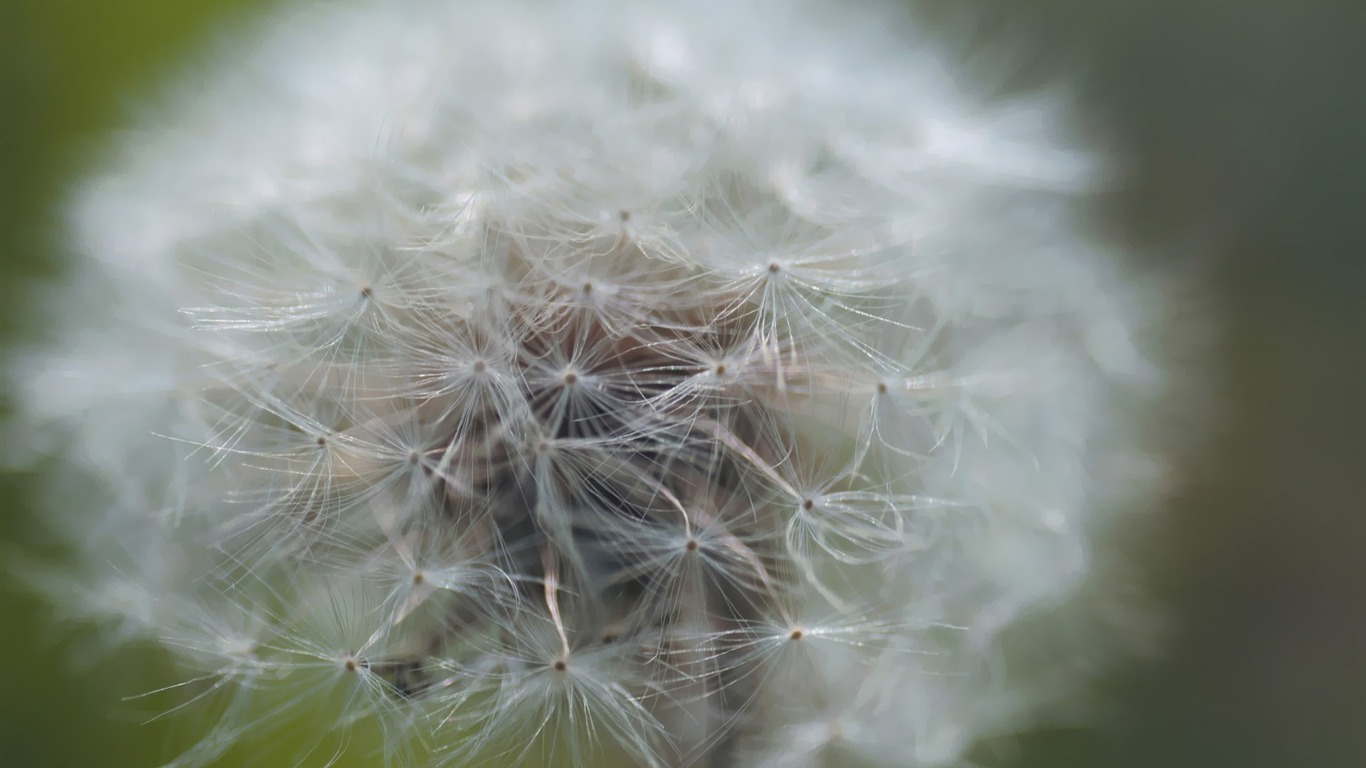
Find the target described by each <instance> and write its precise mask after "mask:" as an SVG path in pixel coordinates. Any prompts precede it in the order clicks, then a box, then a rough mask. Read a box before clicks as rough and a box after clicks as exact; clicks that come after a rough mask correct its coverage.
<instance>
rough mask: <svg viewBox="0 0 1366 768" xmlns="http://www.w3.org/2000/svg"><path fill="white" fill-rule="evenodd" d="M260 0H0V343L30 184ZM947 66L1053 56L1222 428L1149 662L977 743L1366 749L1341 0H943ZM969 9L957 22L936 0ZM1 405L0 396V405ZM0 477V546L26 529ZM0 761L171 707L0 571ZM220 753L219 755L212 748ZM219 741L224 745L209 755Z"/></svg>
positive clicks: (1362, 235)
mask: <svg viewBox="0 0 1366 768" xmlns="http://www.w3.org/2000/svg"><path fill="white" fill-rule="evenodd" d="M262 4H263V2H262V0H3V2H0V343H9V342H11V341H12V340H13V339H14V338H15V337H16V336H17V335H19V334H20V333H21V332H25V331H31V329H25V328H24V324H23V317H22V314H23V313H22V308H23V307H24V306H25V303H26V302H27V301H29V298H28V295H27V292H26V290H25V286H26V285H30V284H31V283H30V281H31V280H32V279H33V278H38V277H43V276H49V275H55V274H57V273H58V263H57V259H56V258H55V250H54V245H53V224H52V221H53V218H52V217H53V213H52V212H53V206H54V205H55V204H56V202H57V201H59V199H60V194H61V190H62V188H63V184H64V183H67V182H68V181H69V180H70V179H72V178H74V177H75V176H76V175H78V174H79V173H80V171H81V169H82V167H85V166H87V165H88V164H89V163H90V162H91V161H92V160H93V159H95V158H97V157H98V156H99V149H100V147H101V146H102V145H103V139H104V137H107V136H108V135H109V133H110V132H111V131H117V130H119V129H120V128H122V127H125V126H128V125H130V124H131V123H132V120H133V113H134V107H136V105H138V104H139V103H142V100H143V99H144V98H146V97H148V96H149V95H150V94H151V93H153V92H154V88H153V85H154V83H155V82H156V81H157V79H158V78H159V77H160V76H162V75H163V74H164V73H166V72H170V71H172V70H174V69H175V68H177V66H180V65H183V64H184V63H185V62H186V61H193V60H194V56H195V54H196V52H197V51H200V50H202V49H204V48H205V44H206V42H207V41H208V40H210V39H212V37H213V36H214V34H215V30H220V29H222V27H223V25H225V24H228V25H231V24H232V23H233V22H234V20H235V19H237V18H238V17H241V16H243V15H246V14H248V13H250V12H251V11H252V10H253V8H255V7H259V6H261V5H262ZM927 5H928V6H929V8H928V11H929V13H928V15H927V18H928V19H930V21H931V23H932V24H934V25H935V26H937V27H938V28H940V29H941V30H942V34H944V35H945V38H946V39H948V40H950V41H952V42H953V44H954V45H956V46H958V49H959V50H961V51H962V52H963V54H964V57H965V62H966V64H967V66H968V67H969V68H972V67H979V68H980V69H981V70H982V71H983V72H986V73H990V74H993V75H999V74H1000V69H999V64H1000V62H1001V61H1009V62H1012V67H1013V69H1012V72H1014V73H1015V74H1013V75H1012V76H1011V77H1010V78H1009V81H1008V82H1007V83H1005V85H1006V86H1008V87H1010V88H1016V89H1027V88H1030V87H1033V86H1035V85H1038V84H1039V83H1044V82H1048V81H1049V80H1051V79H1056V78H1059V77H1062V78H1067V79H1070V80H1073V81H1075V82H1079V83H1080V86H1081V89H1082V90H1081V93H1082V106H1083V113H1082V114H1083V115H1084V116H1085V122H1086V123H1087V125H1088V126H1089V129H1090V130H1094V131H1095V132H1096V134H1097V135H1103V136H1105V141H1106V143H1107V146H1111V147H1113V151H1114V152H1115V153H1116V155H1117V156H1123V157H1127V158H1128V159H1129V163H1128V166H1129V167H1130V169H1131V173H1130V176H1129V178H1128V180H1127V183H1126V185H1125V187H1124V189H1123V191H1122V192H1121V193H1120V194H1118V195H1116V196H1115V198H1114V199H1113V200H1106V201H1102V203H1103V205H1101V206H1100V207H1101V209H1102V210H1101V211H1100V213H1099V215H1101V216H1102V217H1103V218H1104V219H1105V220H1106V221H1107V224H1108V226H1109V227H1110V228H1111V230H1112V232H1113V233H1114V236H1115V237H1116V238H1117V239H1120V240H1122V241H1125V242H1127V243H1129V244H1131V245H1132V246H1133V247H1134V248H1133V249H1134V252H1135V253H1136V254H1140V255H1138V256H1136V257H1135V258H1136V259H1138V260H1140V266H1142V265H1144V264H1145V263H1146V264H1148V265H1150V266H1152V267H1154V268H1159V269H1165V268H1170V267H1173V266H1179V267H1182V268H1189V269H1190V271H1191V273H1192V274H1197V275H1199V276H1200V277H1201V279H1202V280H1203V281H1204V283H1205V285H1206V287H1207V288H1208V290H1209V294H1208V298H1207V301H1206V305H1207V313H1208V315H1209V317H1210V318H1211V320H1212V321H1213V322H1212V323H1210V324H1209V325H1208V326H1207V327H1201V328H1199V329H1197V328H1192V331H1191V332H1192V336H1193V337H1194V336H1195V335H1197V334H1198V335H1200V336H1201V337H1202V338H1203V337H1207V336H1208V335H1209V329H1210V328H1213V329H1214V330H1215V332H1216V333H1215V337H1214V338H1215V339H1216V341H1215V343H1213V344H1211V345H1209V346H1207V347H1205V348H1204V350H1205V351H1204V352H1203V354H1202V355H1201V357H1202V359H1201V360H1200V361H1199V363H1200V365H1201V366H1202V367H1204V368H1205V369H1206V370H1207V371H1208V372H1209V375H1210V383H1211V386H1212V387H1213V394H1212V396H1210V398H1209V399H1208V401H1207V403H1206V407H1207V408H1208V409H1209V411H1210V412H1211V413H1215V414H1218V417H1219V422H1220V427H1219V428H1218V430H1216V433H1215V435H1214V436H1213V439H1212V440H1211V441H1210V442H1209V443H1208V444H1207V446H1208V447H1206V448H1205V449H1203V450H1201V451H1200V452H1199V454H1198V455H1196V456H1194V457H1192V458H1191V460H1190V462H1189V466H1188V467H1187V469H1188V482H1187V484H1186V485H1185V486H1184V487H1183V488H1182V489H1181V491H1180V493H1179V495H1178V498H1177V499H1176V501H1175V503H1174V504H1173V505H1172V506H1171V507H1170V509H1167V510H1165V511H1164V512H1163V513H1162V514H1163V515H1164V520H1163V523H1164V526H1165V527H1164V532H1163V534H1162V535H1161V537H1160V538H1159V539H1158V542H1159V546H1155V547H1154V546H1150V547H1148V548H1147V549H1146V550H1145V551H1144V554H1143V559H1144V562H1145V566H1146V568H1145V570H1146V574H1145V576H1146V578H1147V579H1148V580H1149V582H1150V584H1151V587H1152V589H1153V591H1154V592H1155V594H1156V596H1157V598H1158V600H1159V601H1160V603H1161V604H1162V605H1163V606H1164V607H1165V608H1166V610H1168V611H1169V614H1170V616H1171V617H1172V631H1171V636H1170V638H1169V645H1168V648H1167V650H1166V652H1165V654H1164V655H1163V656H1162V658H1161V659H1160V660H1159V661H1155V662H1151V663H1145V664H1140V665H1137V666H1135V667H1133V668H1129V669H1127V670H1126V671H1124V672H1122V673H1118V674H1115V675H1114V676H1112V677H1111V678H1110V679H1108V680H1106V681H1105V683H1104V690H1105V692H1106V695H1107V700H1108V701H1110V702H1112V704H1113V705H1114V706H1113V707H1111V708H1109V709H1106V710H1105V712H1104V714H1103V715H1098V716H1097V717H1096V718H1095V722H1094V723H1092V724H1090V725H1087V726H1086V727H1075V728H1065V729H1062V728H1060V729H1055V730H1051V731H1046V732H1038V733H1033V734H1028V735H1025V736H1023V737H1021V738H1020V739H1018V740H1013V741H1012V742H1010V743H1007V744H1002V745H994V746H993V748H992V749H991V750H989V754H987V755H986V758H987V759H989V760H990V761H991V762H992V763H994V764H1000V765H1006V766H1012V767H1015V766H1018V767H1019V768H1036V767H1037V768H1105V767H1106V766H1116V767H1117V768H1128V767H1133V768H1138V767H1140V766H1142V767H1145V768H1146V767H1149V766H1151V767H1152V768H1165V767H1166V766H1171V767H1173V768H1224V767H1225V766H1227V767H1228V768H1235V767H1236V768H1360V767H1361V766H1366V55H1363V51H1366V3H1362V2H1360V0H1089V1H1088V0H1014V1H1013V2H1003V1H1002V2H989V1H988V0H962V2H960V3H958V4H956V6H955V7H953V8H949V7H948V6H949V5H950V4H949V3H947V2H939V3H931V4H927ZM964 5H966V6H971V7H973V8H975V9H976V10H980V11H982V13H980V14H978V15H977V18H978V19H979V23H974V24H963V23H962V19H963V18H964V17H963V15H962V8H961V7H960V6H964ZM0 407H3V406H2V405H0ZM29 483H30V479H29V478H27V477H25V476H23V475H14V474H10V475H6V476H0V557H3V558H4V559H5V560H6V563H5V565H6V566H11V564H12V563H13V562H14V560H13V558H14V557H15V552H16V551H17V548H28V549H39V550H42V549H44V548H45V547H46V543H45V542H44V541H43V540H42V537H41V534H40V533H39V531H40V527H39V526H35V525H34V520H36V519H38V518H40V517H41V515H42V510H41V509H37V508H34V505H33V504H31V503H30V502H29V498H30V495H29V494H28V493H27V486H28V485H29ZM0 570H2V571H3V572H0V601H3V604H2V605H0V764H3V765H4V766H5V768H26V767H27V766H35V767H36V766H54V767H65V766H73V767H74V766H112V767H114V768H118V767H120V766H154V765H158V764H160V763H161V762H163V761H164V760H165V759H167V758H168V757H170V756H172V755H173V754H174V752H168V746H167V741H168V739H171V738H172V734H171V731H173V730H174V729H175V727H174V726H173V725H168V724H166V723H153V724H149V725H141V724H139V721H140V719H141V716H142V715H145V714H149V713H150V712H153V711H155V710H154V709H150V708H148V707H147V706H145V705H140V704H138V703H137V702H132V703H130V702H124V701H121V699H122V698H123V697H125V696H127V695H130V694H134V693H137V692H140V691H143V690H146V689H148V688H149V687H152V686H155V685H157V684H166V683H169V682H171V681H172V680H174V677H173V676H171V673H170V671H169V670H167V669H165V668H164V667H163V666H162V664H161V662H160V661H159V660H158V659H157V658H156V657H154V656H152V655H146V656H139V655H138V654H129V655H120V656H118V657H116V658H112V659H109V658H103V657H100V656H98V655H96V654H94V652H93V651H92V648H93V646H92V645H90V644H88V643H85V642H83V641H82V636H81V634H80V633H79V632H77V633H76V634H74V635H73V634H72V633H71V632H70V631H69V628H59V627H54V626H53V625H52V617H51V614H50V612H49V611H48V609H46V608H44V607H43V606H41V605H39V604H37V603H36V602H34V601H33V600H32V599H30V598H29V597H27V596H26V595H25V594H24V593H23V592H22V590H20V589H18V588H17V587H16V586H15V585H14V583H13V579H12V576H11V574H10V573H9V571H11V570H12V567H6V568H4V569H0ZM240 759H241V758H236V757H230V758H229V760H228V761H227V762H225V763H223V765H236V764H241V763H240ZM233 760H238V761H239V762H233Z"/></svg>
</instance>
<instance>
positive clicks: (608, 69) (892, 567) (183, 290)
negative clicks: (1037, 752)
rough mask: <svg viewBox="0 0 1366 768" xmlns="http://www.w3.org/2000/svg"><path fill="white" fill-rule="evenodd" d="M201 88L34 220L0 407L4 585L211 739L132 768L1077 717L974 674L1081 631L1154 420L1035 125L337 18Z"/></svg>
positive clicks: (880, 85) (843, 23)
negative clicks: (81, 623) (24, 550)
mask: <svg viewBox="0 0 1366 768" xmlns="http://www.w3.org/2000/svg"><path fill="white" fill-rule="evenodd" d="M225 54H226V55H224V56H223V57H222V58H221V65H220V67H219V68H218V69H209V70H205V71H204V72H203V73H201V74H197V75H196V76H194V77H192V78H189V79H187V80H186V81H185V82H184V83H183V84H182V86H181V87H180V88H179V89H177V90H173V92H172V93H171V94H170V95H169V96H168V97H167V98H166V100H165V102H164V109H163V110H162V111H161V112H160V113H159V114H157V115H151V116H149V117H148V119H147V120H146V122H145V125H144V127H143V128H142V129H141V130H140V131H137V132H133V133H131V134H130V135H129V136H127V137H126V138H124V139H122V140H121V142H120V144H119V151H118V152H117V153H116V154H115V155H114V156H113V157H112V158H111V160H110V162H109V164H108V168H107V169H106V170H105V171H104V172H102V173H101V174H99V175H96V176H94V177H93V178H91V179H90V180H89V181H88V182H86V183H84V184H83V185H82V186H80V187H79V188H77V190H76V191H75V194H74V195H73V199H72V200H71V202H70V206H69V210H68V212H69V214H70V216H69V222H70V228H69V233H70V243H71V250H72V251H73V253H74V255H75V258H74V260H73V262H72V264H71V270H70V276H69V278H68V279H67V281H66V282H65V283H64V284H63V285H60V286H55V287H53V288H52V289H51V293H50V307H51V309H52V311H51V312H50V313H49V317H48V318H47V322H48V324H49V326H50V331H51V333H50V334H49V338H48V339H46V340H45V341H44V343H43V344H42V345H40V346H34V347H31V348H29V349H28V350H26V351H25V352H23V353H22V354H17V355H16V356H14V358H13V359H12V360H11V361H10V371H11V388H12V389H13V391H14V398H15V402H16V404H17V412H18V414H19V415H18V419H19V423H21V424H22V425H23V428H24V430H25V434H26V440H29V441H30V442H31V444H34V445H37V444H38V443H37V442H36V441H34V440H33V437H34V436H36V435H38V434H40V433H41V434H44V435H46V436H47V438H48V439H46V440H45V441H43V442H42V445H44V446H47V447H46V448H44V449H43V450H44V451H46V452H47V453H48V454H49V456H48V458H47V460H46V462H45V466H46V467H48V469H47V470H45V471H50V472H51V473H52V477H53V478H54V483H59V484H60V485H61V486H62V490H63V491H64V492H65V493H66V496H64V500H63V501H62V502H61V503H58V502H57V501H56V499H55V497H54V500H53V501H52V503H51V505H50V507H51V510H52V512H51V515H49V517H51V518H53V519H54V520H58V521H59V523H60V525H61V527H62V530H63V531H64V532H65V534H66V535H67V536H68V537H69V538H70V540H71V543H72V545H73V546H74V547H75V549H76V550H77V552H78V554H77V556H76V557H75V558H74V560H73V561H72V563H70V564H68V565H65V566H62V567H60V568H56V569H54V570H53V572H52V573H51V574H49V575H48V576H46V577H44V578H42V579H39V580H38V581H39V582H40V585H41V586H42V587H43V588H44V590H45V591H46V592H47V593H48V594H50V595H51V596H52V599H53V600H54V601H55V602H56V604H57V605H59V606H60V607H61V608H62V609H64V610H65V611H67V612H69V613H70V614H72V615H74V616H77V617H82V618H88V619H91V620H98V621H100V622H101V626H104V627H106V632H105V634H104V637H105V638H106V639H107V640H108V641H109V643H110V645H111V647H115V646H119V645H122V644H127V643H135V642H146V643H153V644H157V645H160V646H162V647H164V648H165V649H167V650H168V651H169V652H170V653H171V654H173V655H174V656H175V657H176V658H177V659H178V660H179V661H180V662H181V663H182V664H183V665H184V667H185V669H186V670H187V671H188V672H187V679H188V682H187V683H186V685H185V686H183V687H182V688H181V689H178V690H179V692H180V693H182V694H184V696H183V698H184V699H185V701H184V702H183V704H178V705H176V706H175V707H174V708H173V709H175V710H179V709H180V708H181V707H187V708H188V707H191V706H195V705H199V704H203V703H204V701H203V700H207V699H212V700H214V701H216V702H218V703H217V705H216V709H214V710H213V711H214V712H216V713H218V714H217V716H216V718H215V719H213V720H211V722H210V724H209V726H208V727H207V728H206V729H205V731H204V733H203V735H202V738H201V739H200V740H199V741H198V742H197V743H196V744H195V746H193V747H192V748H190V749H189V750H188V751H186V752H185V753H184V754H182V755H181V756H180V757H179V758H177V759H176V760H175V761H174V763H173V764H174V765H177V766H198V765H206V764H209V763H212V762H213V761H214V760H215V759H217V758H218V757H220V756H221V755H222V754H223V753H224V752H225V751H226V750H228V749H230V748H233V747H234V746H235V745H241V746H243V748H245V749H248V750H251V749H255V748H256V747H255V746H254V745H257V744H258V743H259V740H260V739H263V738H266V737H268V736H269V734H270V733H272V732H283V731H284V730H286V729H295V730H296V731H297V730H299V729H303V730H304V731H306V732H308V733H310V734H312V735H311V736H310V738H309V739H307V740H306V741H307V743H306V744H305V746H304V747H302V749H304V750H305V751H304V752H300V753H298V754H296V755H294V759H297V760H301V761H304V762H308V761H315V762H318V763H326V762H331V761H334V760H336V759H337V758H338V757H339V756H340V755H342V754H343V753H344V752H346V751H348V750H362V749H363V750H378V751H379V753H380V754H379V757H380V758H381V759H382V760H383V761H387V762H389V763H392V764H397V765H433V766H539V765H609V764H620V765H632V766H649V767H651V768H655V767H659V768H663V767H664V766H681V765H706V766H714V767H715V768H723V767H724V766H769V765H771V766H779V765H781V766H785V767H786V766H834V765H868V766H955V765H965V764H966V762H965V761H966V758H965V756H964V755H965V752H966V751H967V750H968V749H969V747H970V746H971V745H972V744H973V742H974V741H975V740H977V739H980V738H982V737H986V736H991V735H993V734H997V733H1001V732H1006V731H1009V730H1010V729H1012V728H1015V727H1019V726H1021V725H1022V724H1024V723H1027V722H1028V718H1029V715H1030V713H1031V709H1032V708H1034V707H1036V706H1038V705H1040V704H1042V703H1044V702H1046V701H1047V700H1048V699H1049V698H1050V697H1052V696H1056V695H1057V694H1058V693H1059V691H1060V690H1064V689H1065V688H1066V681H1069V680H1073V679H1076V677H1077V675H1078V674H1079V671H1078V670H1076V669H1072V668H1070V665H1068V664H1066V663H1062V662H1060V663H1059V664H1057V665H1053V667H1049V669H1047V670H1042V671H1040V672H1039V673H1038V674H1034V673H1033V671H1029V672H1028V673H1025V674H1021V673H1020V672H1019V671H1017V669H1016V668H1015V667H1013V666H1012V667H1010V668H1009V670H1008V671H1003V669H1002V667H1001V664H1000V660H1001V657H1002V654H1003V651H1002V638H1003V637H1004V636H1005V635H1006V634H1007V633H1008V632H1010V631H1011V629H1012V627H1016V626H1019V625H1020V624H1021V623H1022V622H1026V621H1027V620H1029V619H1030V617H1037V616H1039V615H1051V616H1063V617H1069V618H1064V619H1059V621H1060V622H1061V623H1062V624H1064V625H1067V626H1071V625H1069V624H1068V622H1075V625H1076V626H1078V627H1080V626H1084V625H1086V624H1087V623H1088V622H1090V621H1092V620H1093V619H1094V617H1092V616H1089V615H1088V610H1091V608H1093V607H1094V606H1093V602H1092V601H1086V600H1081V599H1079V597H1078V595H1079V594H1081V593H1082V592H1084V591H1087V590H1090V591H1095V589H1094V588H1093V587H1090V586H1087V585H1088V584H1090V583H1091V582H1093V581H1095V577H1094V575H1093V574H1092V571H1093V567H1092V565H1093V563H1094V562H1095V559H1096V558H1095V557H1093V555H1094V545H1095V543H1096V542H1097V541H1100V540H1101V537H1102V536H1103V532H1104V531H1105V530H1106V529H1107V527H1108V525H1109V524H1110V521H1111V520H1113V519H1116V518H1118V517H1119V516H1120V515H1121V514H1122V513H1124V512H1125V511H1126V510H1135V509H1142V508H1143V507H1144V506H1145V505H1147V504H1148V503H1149V501H1148V500H1150V499H1151V498H1152V495H1153V494H1154V493H1156V492H1157V490H1158V489H1159V487H1160V485H1159V483H1158V482H1156V480H1157V478H1159V477H1160V474H1161V473H1160V469H1161V467H1162V461H1161V458H1160V456H1159V455H1157V454H1155V453H1153V452H1152V450H1151V448H1150V445H1149V439H1148V437H1147V435H1148V433H1149V430H1147V429H1146V428H1145V427H1144V422H1145V420H1147V419H1149V418H1150V417H1151V415H1152V414H1153V413H1154V412H1155V410H1154V402H1155V400H1156V395H1157V394H1159V393H1160V392H1161V390H1162V386H1163V382H1164V376H1163V373H1162V370H1161V367H1160V366H1159V365H1157V364H1155V362H1153V361H1155V360H1158V359H1160V355H1159V356H1156V357H1155V356H1153V355H1150V354H1147V353H1144V352H1142V351H1141V349H1142V347H1143V346H1144V344H1145V343H1146V342H1145V341H1144V340H1145V339H1151V338H1153V337H1152V336H1151V335H1148V334H1149V331H1150V330H1151V328H1152V326H1153V323H1154V321H1155V320H1156V319H1159V318H1155V317H1154V316H1152V315H1153V313H1154V312H1155V311H1156V310H1155V309H1154V307H1155V306H1157V305H1156V304H1155V303H1154V302H1153V300H1152V297H1151V296H1149V295H1148V291H1147V289H1146V288H1142V287H1139V286H1137V285H1136V284H1135V283H1134V282H1133V281H1131V280H1127V279H1125V277H1124V276H1123V274H1122V269H1121V266H1122V264H1121V261H1120V258H1119V257H1118V256H1117V254H1116V252H1115V251H1114V249H1112V248H1110V247H1108V246H1106V245H1105V244H1103V243H1101V242H1099V241H1098V240H1097V239H1095V238H1093V237H1092V236H1090V235H1089V234H1088V233H1087V228H1086V226H1085V224H1084V221H1083V220H1082V218H1081V217H1080V215H1079V213H1080V210H1079V203H1080V202H1081V201H1082V200H1083V199H1084V198H1085V197H1086V196H1087V195H1088V194H1090V193H1092V192H1095V191H1097V190H1098V189H1100V188H1101V185H1103V184H1104V182H1105V179H1106V175H1105V173H1104V171H1105V169H1104V165H1103V164H1102V163H1101V162H1100V161H1099V160H1098V159H1097V158H1096V157H1094V156H1093V155H1092V154H1091V153H1089V152H1088V151H1086V150H1085V149H1083V148H1080V147H1078V146H1075V145H1074V143H1073V142H1072V140H1071V139H1070V138H1069V137H1068V135H1067V131H1066V126H1065V122H1064V120H1065V117H1066V114H1067V111H1066V110H1067V104H1066V100H1065V99H1064V98H1062V97H1061V96H1059V95H1057V94H1032V95H1029V96H1026V97H1020V98H1016V99H1014V100H1012V101H1010V102H1009V103H1000V102H985V101H983V100H980V99H978V98H976V97H974V96H973V95H972V91H971V90H970V89H968V88H967V87H966V86H965V85H964V84H963V83H962V82H961V81H960V80H958V79H956V78H955V77H954V76H953V74H952V68H951V67H950V66H948V64H947V63H946V62H947V59H946V57H945V56H944V55H943V54H942V52H941V51H939V50H938V49H937V48H936V46H935V45H934V44H933V43H932V42H931V41H930V40H929V39H928V38H927V37H926V36H925V35H924V34H923V33H922V32H921V31H919V30H917V29H916V28H915V27H914V25H913V24H912V23H911V21H910V20H909V19H908V18H904V17H903V15H902V13H901V12H900V11H899V10H898V8H897V7H896V6H891V5H884V4H882V3H880V2H876V1H875V0H868V1H867V2H858V3H854V4H852V5H850V4H848V3H833V2H816V1H814V0H812V1H810V2H808V1H806V0H803V2H798V3H785V4H780V3H776V2H767V1H766V0H761V1H760V2H750V3H725V2H710V0H702V1H701V2H691V3H666V2H633V3H626V2H613V1H612V0H587V1H585V2H575V3H550V2H544V3H543V2H532V1H531V0H525V1H518V2H506V1H500V2H492V1H490V2H480V1H472V2H462V3H447V2H437V1H436V0H398V1H397V2H364V1H361V2H353V1H350V0H348V1H347V2H341V3H326V4H320V5H317V6H316V7H309V8H306V9H302V10H296V11H291V12H283V11H282V12H279V13H277V16H276V18H275V19H273V21H272V23H271V24H270V26H269V27H264V28H262V30H261V31H260V32H259V33H258V34H256V35H254V36H242V37H238V38H236V39H235V40H234V44H233V47H232V48H230V49H229V50H227V51H225ZM73 499H75V501H73ZM1098 594H1101V595H1104V594H1105V591H1104V589H1103V586H1102V587H1101V588H1100V589H1099V592H1098ZM1118 599H1119V598H1115V600H1116V601H1118ZM1066 605H1077V606H1078V608H1077V610H1075V611H1072V612H1071V613H1067V612H1062V611H1060V610H1059V607H1060V606H1066ZM1063 634H1065V632H1060V633H1057V636H1062V635H1063ZM1060 653H1062V654H1064V655H1065V654H1066V653H1067V651H1066V650H1062V651H1060ZM1054 667H1056V668H1054ZM1059 680H1061V681H1063V682H1062V683H1059V682H1058V681H1059ZM168 714H173V713H168ZM301 724H302V725H301ZM362 734H371V735H372V736H373V735H376V734H377V736H376V737H375V738H377V739H378V741H376V740H375V738H371V737H370V736H363V735H362ZM376 744H377V745H378V746H375V745H376ZM366 754H367V755H368V756H373V755H372V753H371V752H369V751H367V753H366Z"/></svg>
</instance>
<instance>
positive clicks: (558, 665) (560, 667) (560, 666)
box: [551, 659, 569, 672]
mask: <svg viewBox="0 0 1366 768" xmlns="http://www.w3.org/2000/svg"><path fill="white" fill-rule="evenodd" d="M551 666H553V667H555V671H556V672H563V671H565V670H566V669H569V665H568V664H566V663H565V662H564V659H555V663H554V664H552V665H551Z"/></svg>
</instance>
